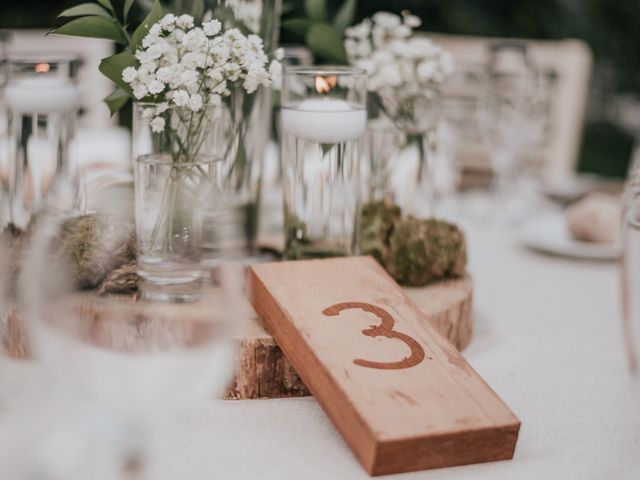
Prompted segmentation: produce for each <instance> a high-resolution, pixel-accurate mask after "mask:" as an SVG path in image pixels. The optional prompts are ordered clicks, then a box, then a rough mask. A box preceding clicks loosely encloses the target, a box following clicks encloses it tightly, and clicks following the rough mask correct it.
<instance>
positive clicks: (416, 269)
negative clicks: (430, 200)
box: [385, 217, 467, 287]
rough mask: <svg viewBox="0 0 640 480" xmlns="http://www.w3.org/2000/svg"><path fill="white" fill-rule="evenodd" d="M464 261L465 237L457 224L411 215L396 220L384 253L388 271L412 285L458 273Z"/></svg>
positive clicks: (462, 273) (426, 283) (453, 275)
mask: <svg viewBox="0 0 640 480" xmlns="http://www.w3.org/2000/svg"><path fill="white" fill-rule="evenodd" d="M466 263H467V249H466V240H465V237H464V234H463V233H462V231H461V230H460V229H459V228H458V227H457V226H455V225H452V224H450V223H447V222H443V221H440V220H435V219H430V220H419V219H417V218H412V217H409V218H407V219H406V220H402V221H400V222H397V223H396V225H395V228H394V231H393V234H392V235H391V237H390V242H389V248H388V250H387V254H386V256H385V264H386V269H387V271H388V272H389V274H390V275H391V276H392V277H393V278H394V279H395V280H396V281H397V282H398V283H401V284H403V285H408V286H416V287H417V286H424V285H428V284H430V283H432V282H435V281H438V280H443V279H446V278H456V277H461V276H463V275H464V274H465V265H466Z"/></svg>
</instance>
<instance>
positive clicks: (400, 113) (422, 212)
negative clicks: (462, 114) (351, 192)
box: [368, 87, 441, 218]
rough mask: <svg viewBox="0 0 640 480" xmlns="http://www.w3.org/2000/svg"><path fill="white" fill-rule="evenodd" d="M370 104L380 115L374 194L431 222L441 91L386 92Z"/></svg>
mask: <svg viewBox="0 0 640 480" xmlns="http://www.w3.org/2000/svg"><path fill="white" fill-rule="evenodd" d="M370 102H371V103H373V107H374V109H379V115H378V116H377V118H375V119H374V120H370V121H369V125H368V138H369V151H370V153H369V157H370V162H371V178H372V181H374V183H373V184H372V188H375V192H371V196H372V198H373V199H374V200H380V199H382V198H380V197H381V195H383V196H384V197H385V199H387V200H388V201H389V200H390V201H393V202H394V203H395V204H396V205H397V206H399V207H400V208H401V210H402V214H403V215H404V216H409V215H411V216H414V217H418V218H429V217H431V216H433V214H434V210H435V202H436V195H435V186H434V179H433V176H434V175H433V173H434V172H433V165H434V161H435V158H436V155H437V146H438V142H437V138H438V137H437V127H438V121H439V119H440V111H441V107H440V91H439V90H438V89H437V88H435V87H434V88H430V89H423V90H420V91H418V92H406V93H404V92H397V91H387V92H385V91H382V92H376V93H375V94H373V95H372V97H371V99H370Z"/></svg>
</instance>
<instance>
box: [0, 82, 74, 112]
mask: <svg viewBox="0 0 640 480" xmlns="http://www.w3.org/2000/svg"><path fill="white" fill-rule="evenodd" d="M5 98H6V101H7V105H8V106H9V108H10V109H11V110H14V111H18V112H23V113H53V112H65V111H69V110H72V109H74V108H75V106H76V104H77V101H78V88H77V87H76V86H75V85H74V84H73V83H72V82H70V81H68V80H66V79H62V78H56V77H50V76H42V75H36V76H33V77H29V78H21V79H18V80H15V81H12V82H9V84H8V85H7V87H6V89H5Z"/></svg>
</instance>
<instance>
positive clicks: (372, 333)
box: [322, 302, 424, 370]
mask: <svg viewBox="0 0 640 480" xmlns="http://www.w3.org/2000/svg"><path fill="white" fill-rule="evenodd" d="M352 309H360V310H364V311H365V312H369V313H373V314H374V315H375V316H376V317H378V318H379V319H380V325H376V326H373V327H370V328H365V329H364V330H362V334H363V335H366V336H367V337H387V338H397V339H398V340H400V341H402V342H404V343H405V344H406V345H407V346H408V347H409V349H410V350H411V355H410V356H408V357H405V358H403V359H402V360H400V361H398V362H372V361H370V360H362V359H360V358H356V359H355V360H354V361H353V363H355V364H356V365H360V366H361V367H368V368H380V369H383V370H397V369H400V368H409V367H413V366H415V365H418V364H419V363H420V362H422V360H424V349H423V348H422V346H421V345H420V344H419V343H418V342H417V341H416V340H415V339H414V338H412V337H410V336H409V335H405V334H404V333H400V332H398V331H396V330H394V329H393V325H394V323H395V322H394V320H393V317H392V316H391V315H390V314H389V312H387V311H386V310H384V309H383V308H380V307H376V306H375V305H371V304H370V303H364V302H345V303H337V304H335V305H332V306H331V307H329V308H325V309H324V310H323V311H322V313H323V314H324V315H326V316H328V317H335V316H336V315H339V314H340V312H342V311H343V310H352Z"/></svg>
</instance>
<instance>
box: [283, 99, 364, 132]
mask: <svg viewBox="0 0 640 480" xmlns="http://www.w3.org/2000/svg"><path fill="white" fill-rule="evenodd" d="M366 123H367V113H366V111H365V110H364V109H357V108H354V107H352V106H351V105H349V104H348V103H347V102H345V101H344V100H339V99H335V98H319V99H309V100H305V101H303V102H301V103H300V104H299V105H297V106H295V107H293V108H283V109H282V130H283V131H284V132H287V133H292V134H293V135H295V136H296V137H299V138H303V139H305V140H310V141H312V142H317V143H342V142H346V141H349V140H355V139H356V138H358V137H359V136H360V135H362V134H363V133H364V129H365V126H366Z"/></svg>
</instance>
